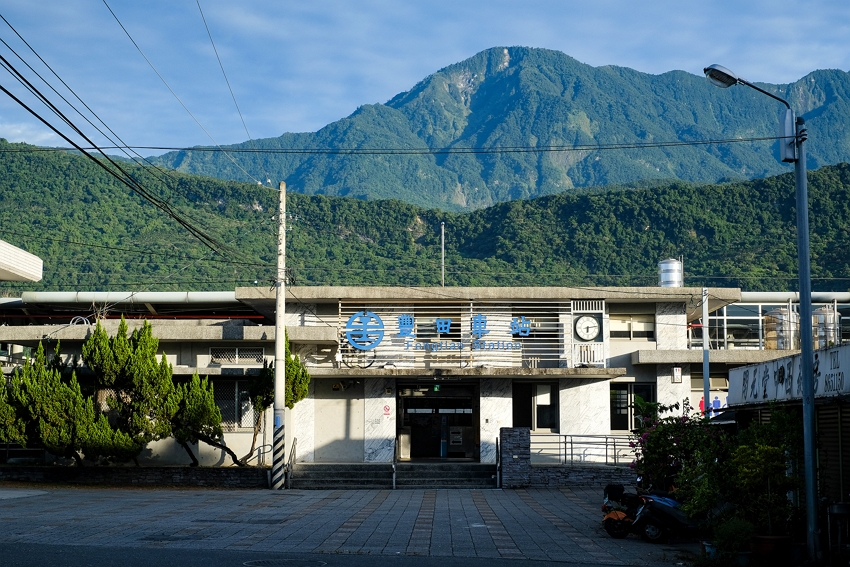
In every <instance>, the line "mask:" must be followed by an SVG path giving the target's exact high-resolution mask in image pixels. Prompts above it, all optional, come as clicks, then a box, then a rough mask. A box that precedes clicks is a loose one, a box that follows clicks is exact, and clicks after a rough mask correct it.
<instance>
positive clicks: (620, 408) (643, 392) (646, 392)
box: [611, 382, 655, 431]
mask: <svg viewBox="0 0 850 567" xmlns="http://www.w3.org/2000/svg"><path fill="white" fill-rule="evenodd" d="M636 398H640V399H641V400H643V401H645V402H654V401H655V384H645V383H640V382H635V383H631V384H628V383H613V384H611V430H612V431H628V430H630V429H634V428H636V427H637V422H636V421H635V411H634V404H635V399H636ZM629 424H631V427H629Z"/></svg>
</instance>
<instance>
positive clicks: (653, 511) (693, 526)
mask: <svg viewBox="0 0 850 567" xmlns="http://www.w3.org/2000/svg"><path fill="white" fill-rule="evenodd" d="M640 498H641V500H642V502H641V505H640V506H639V507H638V509H637V512H636V513H635V518H634V521H633V522H632V525H631V531H633V532H635V533H637V534H640V536H641V537H643V539H645V540H647V541H650V542H653V543H661V542H663V541H666V540H667V538H668V537H670V536H680V537H681V536H689V535H696V534H697V533H699V524H697V523H696V522H695V521H693V520H691V519H689V518H688V516H687V515H686V514H685V512H684V510H682V505H681V503H680V502H678V501H677V500H674V499H673V498H671V497H669V496H660V495H657V494H652V495H646V496H641V497H640Z"/></svg>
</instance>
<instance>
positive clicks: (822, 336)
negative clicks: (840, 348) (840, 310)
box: [812, 307, 840, 349]
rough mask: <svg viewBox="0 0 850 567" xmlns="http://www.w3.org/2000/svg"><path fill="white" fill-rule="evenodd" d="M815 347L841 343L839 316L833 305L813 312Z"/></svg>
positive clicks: (826, 346) (827, 346)
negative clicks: (839, 337) (839, 338)
mask: <svg viewBox="0 0 850 567" xmlns="http://www.w3.org/2000/svg"><path fill="white" fill-rule="evenodd" d="M812 327H813V328H812V338H813V339H814V340H813V342H814V348H815V349H822V348H829V347H831V346H835V345H837V344H839V342H840V341H839V340H838V318H837V317H836V313H835V310H833V308H832V307H821V308H819V309H815V310H814V312H813V313H812Z"/></svg>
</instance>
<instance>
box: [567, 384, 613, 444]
mask: <svg viewBox="0 0 850 567" xmlns="http://www.w3.org/2000/svg"><path fill="white" fill-rule="evenodd" d="M558 390H559V398H558V404H559V411H560V416H559V425H558V426H559V428H560V430H559V433H561V434H562V435H608V434H609V433H611V401H610V400H611V385H610V383H609V381H608V380H595V379H590V378H562V379H560V380H559V381H558Z"/></svg>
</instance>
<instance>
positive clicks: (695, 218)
mask: <svg viewBox="0 0 850 567" xmlns="http://www.w3.org/2000/svg"><path fill="white" fill-rule="evenodd" d="M29 149H32V147H28V146H25V145H23V144H8V143H5V142H3V141H0V238H2V239H3V240H6V241H7V242H10V243H12V244H14V245H15V246H19V247H21V248H24V249H25V250H28V251H30V252H32V253H34V254H37V255H38V256H40V257H42V258H43V259H44V280H43V281H42V282H39V283H37V284H20V283H0V294H3V293H6V294H18V293H20V291H22V290H26V289H32V290H60V289H67V290H83V291H91V290H173V289H180V290H226V289H233V288H234V287H237V286H245V285H254V282H255V281H256V282H257V285H271V282H272V280H273V278H274V274H275V258H276V253H275V246H276V230H277V220H276V218H274V216H275V214H276V208H277V198H278V193H277V191H273V190H269V189H268V188H261V187H258V186H257V185H253V184H248V183H237V182H228V181H221V180H217V179H210V178H203V177H198V176H191V175H184V174H172V176H171V177H170V178H169V181H168V183H167V184H165V183H162V182H161V181H160V180H159V177H157V176H154V175H152V173H151V172H150V171H147V170H138V169H137V170H135V175H136V176H137V177H138V178H139V179H141V180H142V181H143V182H144V184H145V185H146V186H147V187H148V188H149V189H150V190H152V191H154V192H156V193H157V194H159V195H160V196H161V197H163V198H165V199H168V200H169V201H170V202H171V204H172V206H174V207H175V208H176V209H178V210H180V211H181V212H183V213H184V214H187V215H189V216H190V217H191V218H192V219H193V222H195V223H196V224H197V225H198V226H200V227H202V228H203V229H204V230H205V231H207V232H209V233H210V234H211V235H213V236H214V237H215V238H216V239H218V240H219V241H220V242H221V243H222V247H221V248H220V250H219V251H218V252H216V253H212V252H211V251H210V250H209V249H207V248H205V247H204V246H202V245H201V244H200V243H198V241H196V240H194V239H193V238H192V237H191V236H189V234H188V233H187V232H186V230H185V229H183V228H181V227H179V226H177V225H176V223H174V222H173V221H171V220H170V219H168V218H167V217H164V216H163V215H162V213H161V212H160V211H159V210H157V209H155V208H154V207H153V206H151V205H150V204H148V203H146V202H144V201H141V200H140V199H139V198H138V197H137V196H135V195H134V194H133V193H131V192H130V191H129V190H128V189H127V188H126V187H125V186H123V185H120V184H119V183H117V182H116V181H115V180H114V179H112V178H111V177H109V176H107V175H106V174H105V173H104V172H103V171H102V170H101V169H100V168H98V167H97V166H96V165H95V164H93V163H92V162H91V161H89V160H87V159H85V158H83V157H81V156H77V155H71V154H67V153H49V152H30V151H14V152H13V151H9V150H29ZM809 176H810V186H809V191H810V197H811V228H812V237H811V238H812V274H813V277H814V278H815V279H814V282H813V287H814V289H815V290H846V289H847V288H848V287H849V286H848V281H850V222H848V221H850V165H847V164H840V165H837V166H827V167H822V168H820V169H819V170H817V171H811V172H810V173H809ZM287 202H288V209H289V212H290V213H291V215H292V217H293V218H292V219H290V221H289V226H290V229H291V230H290V232H289V233H288V236H287V262H288V266H289V267H291V268H292V271H293V275H294V277H295V279H296V283H298V284H302V285H311V284H316V285H318V284H334V285H355V284H366V285H438V284H439V282H440V223H441V222H445V223H446V284H447V285H448V286H457V285H500V286H507V285H572V286H592V285H655V284H656V282H657V275H656V273H657V267H656V266H657V262H658V261H659V260H662V259H664V258H668V257H678V256H680V255H681V256H683V257H684V263H685V272H686V284H688V285H697V286H699V285H703V284H706V283H708V284H711V285H720V286H732V287H738V286H740V287H742V288H743V289H745V290H775V291H782V290H793V289H796V229H795V209H794V179H793V174H784V175H780V176H775V177H770V178H766V179H762V180H756V181H748V182H740V183H723V184H718V185H695V184H687V183H683V182H674V183H670V184H668V185H665V186H659V187H651V188H642V189H631V190H628V189H622V188H620V189H612V190H609V191H606V192H601V193H586V194H570V193H562V194H558V195H550V196H546V197H541V198H537V199H531V200H515V201H511V202H507V203H501V204H498V205H494V206H492V207H489V208H486V209H480V210H476V211H473V212H468V213H448V212H444V211H440V210H437V209H423V208H420V207H416V206H414V205H410V204H406V203H402V202H400V201H364V200H359V199H351V198H340V197H326V196H318V195H317V196H307V195H302V194H297V193H290V194H289V198H288V200H287Z"/></svg>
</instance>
